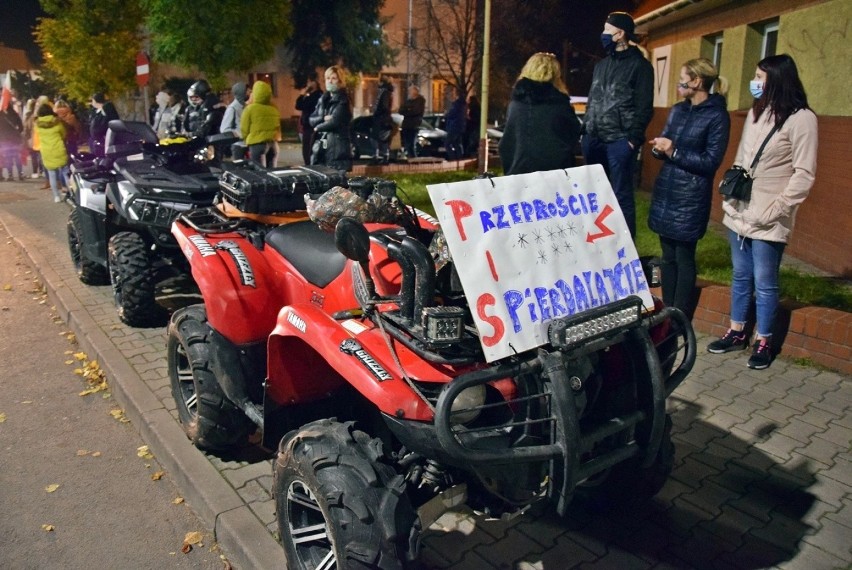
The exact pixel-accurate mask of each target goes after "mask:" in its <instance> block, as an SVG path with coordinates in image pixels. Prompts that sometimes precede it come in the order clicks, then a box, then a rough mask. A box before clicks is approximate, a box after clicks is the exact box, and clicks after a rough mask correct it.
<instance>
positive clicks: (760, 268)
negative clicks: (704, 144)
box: [707, 54, 817, 370]
mask: <svg viewBox="0 0 852 570" xmlns="http://www.w3.org/2000/svg"><path fill="white" fill-rule="evenodd" d="M749 88H750V89H751V93H752V95H753V96H754V97H755V101H754V105H753V106H752V108H751V111H749V113H748V117H746V122H745V127H744V128H743V134H742V138H741V140H740V146H739V149H738V150H737V157H736V159H735V160H734V164H736V165H739V166H742V167H743V168H748V167H749V166H750V165H751V164H752V161H753V160H754V157H755V155H756V154H757V152H758V149H759V148H760V146H761V145H762V144H763V142H764V140H766V139H767V138H768V142H767V144H766V146H765V148H764V150H763V154H762V155H761V156H760V160H759V161H758V163H757V165H756V166H755V168H754V170H753V171H752V172H751V176H752V177H753V178H754V182H753V185H752V191H751V199H750V200H748V201H744V200H734V199H727V200H725V201H724V202H723V204H722V207H723V208H724V210H725V217H724V219H723V220H722V223H724V224H725V226H726V227H727V228H728V239H729V241H730V243H731V260H732V262H733V267H734V275H733V283H732V284H731V328H730V329H729V330H728V332H727V333H725V335H724V336H723V337H722V338H721V339H719V340H716V341H714V342H712V343H710V345H709V346H708V347H707V349H708V350H709V351H710V352H712V353H715V354H720V353H723V352H728V351H730V350H734V349H737V348H743V347H745V346H746V345H747V344H748V343H747V339H746V333H745V330H744V329H745V324H746V323H745V321H746V315H747V313H748V308H749V305H750V303H751V297H752V291H753V290H754V292H755V293H756V295H755V296H756V302H755V307H756V311H755V313H756V317H757V323H756V337H755V341H754V344H753V348H752V355H751V358H749V360H748V366H749V368H754V369H758V370H760V369H763V368H767V367H768V366H769V365H770V364H771V363H772V356H773V351H772V344H771V338H772V329H773V325H774V324H775V312H776V310H777V307H778V269H779V266H780V264H781V256H782V254H783V253H784V247H785V246H786V244H787V241H788V239H789V238H790V232H791V231H792V230H793V222H794V220H795V218H796V210H797V209H798V207H799V204H801V203H802V202H803V201H804V200H805V198H807V196H808V192H810V189H811V186H812V185H813V183H814V175H815V173H816V163H817V118H816V115H814V113H813V111H811V110H810V108H809V107H808V99H807V96H806V95H805V89H804V87H803V86H802V82H801V80H800V79H799V72H798V69H797V68H796V63H795V62H794V61H793V58H791V57H790V56H789V55H786V54H784V55H775V56H770V57H767V58H765V59H763V60H761V61H760V62H759V63H758V64H757V70H756V72H755V75H754V80H752V81H751V84H750V86H749ZM773 128H776V130H775V131H774V132H773Z"/></svg>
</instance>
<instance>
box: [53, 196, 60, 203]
mask: <svg viewBox="0 0 852 570" xmlns="http://www.w3.org/2000/svg"><path fill="white" fill-rule="evenodd" d="M53 201H54V202H55V203H57V204H58V203H59V202H61V201H62V198H60V197H59V196H54V197H53Z"/></svg>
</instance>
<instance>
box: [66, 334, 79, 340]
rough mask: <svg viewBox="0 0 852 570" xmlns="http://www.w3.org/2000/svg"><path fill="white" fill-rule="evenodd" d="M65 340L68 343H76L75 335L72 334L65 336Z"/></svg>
mask: <svg viewBox="0 0 852 570" xmlns="http://www.w3.org/2000/svg"><path fill="white" fill-rule="evenodd" d="M65 338H67V339H68V341H69V342H77V335H75V334H74V333H68V334H67V335H65Z"/></svg>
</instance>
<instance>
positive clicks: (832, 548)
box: [0, 181, 852, 570]
mask: <svg viewBox="0 0 852 570" xmlns="http://www.w3.org/2000/svg"><path fill="white" fill-rule="evenodd" d="M40 184H41V181H25V182H21V183H4V184H0V221H1V222H2V224H3V226H4V227H5V229H6V231H7V232H8V234H9V236H10V237H11V239H13V240H14V241H15V242H16V243H17V244H18V245H19V246H20V247H21V248H22V249H23V250H24V251H25V252H26V254H27V255H28V257H29V259H30V260H31V262H32V263H33V265H34V267H35V268H36V270H37V271H38V273H39V275H40V277H41V279H42V280H43V282H44V284H45V285H46V287H47V289H48V294H49V295H50V297H51V299H52V301H53V302H54V303H55V304H56V306H57V310H58V311H59V314H60V315H62V316H63V317H64V318H65V320H66V322H68V324H69V326H70V327H71V328H72V329H73V330H75V332H76V333H77V336H78V338H79V340H80V342H81V344H82V345H83V347H84V349H86V350H87V351H89V352H90V353H91V354H94V355H95V356H97V358H98V359H99V361H100V362H101V365H102V367H103V368H104V370H105V372H106V373H107V378H108V381H109V382H110V385H111V387H112V391H113V393H114V394H115V396H116V398H117V399H118V401H119V402H120V403H121V404H122V405H123V406H124V407H125V408H126V412H127V415H128V417H130V419H131V420H132V421H133V423H134V425H135V426H136V427H137V429H138V430H139V431H140V433H141V434H142V435H143V437H145V438H146V440H147V441H148V442H149V444H150V445H151V447H152V449H153V450H154V452H155V453H156V454H157V456H158V459H160V460H161V461H162V462H163V463H164V465H165V466H166V468H168V469H169V470H170V471H171V472H172V474H173V475H174V477H175V480H176V481H177V483H178V484H179V486H180V487H181V490H182V492H183V493H184V496H185V497H187V500H188V502H189V504H190V505H191V506H192V507H193V508H194V509H195V510H196V512H197V513H198V514H199V515H200V516H201V517H202V519H203V520H205V521H207V522H208V524H209V526H210V527H211V529H212V530H213V531H214V532H215V533H216V538H217V540H218V541H219V543H220V544H222V546H223V547H224V549H225V551H226V552H227V553H228V556H229V559H230V560H231V561H232V562H233V563H234V565H235V567H237V568H274V567H278V568H280V567H283V566H284V562H283V554H282V552H281V549H280V547H279V545H278V544H277V542H276V540H275V538H274V535H275V532H276V528H275V512H274V511H275V507H274V501H273V500H272V498H271V495H270V490H271V485H272V475H271V473H272V470H271V460H270V458H269V457H268V456H266V455H264V454H263V453H262V452H261V451H259V450H257V449H254V448H251V449H248V450H247V451H246V452H245V453H244V454H243V455H242V456H240V457H232V458H227V459H223V458H218V457H214V456H210V455H205V454H202V453H201V452H199V451H197V450H196V449H195V448H193V447H192V446H191V445H190V444H189V442H188V441H187V440H186V438H185V437H184V435H183V432H182V431H181V429H180V427H179V425H178V423H177V414H176V411H175V405H174V402H173V400H172V398H171V392H170V389H169V383H168V378H167V373H166V359H165V350H164V348H165V340H166V337H165V330H164V329H162V328H159V329H133V328H129V327H126V326H124V325H123V324H121V323H120V322H119V320H118V317H117V316H116V314H115V310H114V308H113V306H112V298H111V291H110V288H109V287H88V286H85V285H83V284H81V283H80V282H79V281H78V279H77V277H76V275H75V273H74V270H73V267H72V265H71V262H70V259H69V255H68V251H67V246H66V230H65V224H66V219H67V215H68V207H67V205H65V204H54V203H53V202H52V200H51V199H50V193H49V191H44V190H38V189H37V188H38V187H39V186H40ZM708 340H709V339H708V338H706V337H705V338H700V339H699V356H698V360H697V363H696V365H695V369H694V371H693V373H692V374H691V376H690V377H689V378H688V379H687V380H686V381H685V382H684V384H683V385H682V386H681V387H680V388H679V389H678V390H677V391H676V392H675V393H674V395H673V397H672V398H671V399H670V401H669V404H668V406H669V411H670V412H671V414H672V419H673V422H674V429H673V435H674V440H675V445H676V449H677V459H676V464H675V469H674V471H673V473H672V476H671V478H670V480H669V481H668V483H667V484H666V486H665V487H664V488H663V490H662V491H661V493H660V494H659V496H658V497H657V498H655V500H654V501H653V503H652V504H650V505H649V506H648V507H646V508H644V509H643V510H640V511H637V512H630V513H607V514H604V513H597V512H583V511H581V510H579V509H574V510H572V511H571V512H570V513H569V514H568V516H567V517H565V518H564V519H558V518H557V517H555V516H553V515H549V514H537V515H529V516H526V517H521V518H516V519H514V520H511V521H493V520H484V519H483V518H481V517H478V516H476V515H475V514H473V513H471V512H468V511H463V510H462V511H457V512H451V513H448V514H447V515H445V516H444V517H442V518H441V519H440V520H439V521H438V522H437V523H435V525H433V526H432V527H431V528H430V529H429V531H428V532H427V533H426V535H425V536H424V539H423V552H422V555H421V560H420V567H421V568H424V569H425V568H447V569H452V570H467V569H470V570H474V569H481V568H500V569H504V568H506V569H509V568H511V569H524V570H530V569H546V570H552V569H563V568H605V569H608V568H617V569H623V568H637V569H639V568H660V569H662V568H713V569H728V568H731V569H734V568H744V569H752V568H783V569H789V570H794V569H806V570H822V569H850V568H852V451H850V446H852V443H850V442H852V381H851V380H852V378H850V377H848V376H844V375H841V374H837V373H834V372H830V371H825V370H820V369H817V368H807V367H802V366H798V365H796V364H794V363H792V362H789V361H785V360H783V359H779V360H777V361H776V362H775V363H774V364H773V365H772V366H771V367H770V368H769V369H768V370H763V371H754V370H749V369H748V368H746V366H745V360H746V356H745V354H744V353H737V354H733V353H732V354H727V355H721V356H719V355H710V354H708V353H706V351H705V347H706V344H707V342H708Z"/></svg>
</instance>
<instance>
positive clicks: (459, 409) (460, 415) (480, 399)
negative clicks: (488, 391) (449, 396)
mask: <svg viewBox="0 0 852 570" xmlns="http://www.w3.org/2000/svg"><path fill="white" fill-rule="evenodd" d="M484 403H485V384H478V385H476V386H471V387H470V388H467V389H465V390H462V391H461V393H459V395H458V396H456V399H455V400H453V405H452V407H451V408H450V423H451V424H453V425H458V424H466V423H468V422H472V421H473V420H475V419H476V418H477V416H479V412H481V411H482V410H481V409H480V407H479V406H481V405H482V404H484Z"/></svg>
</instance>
